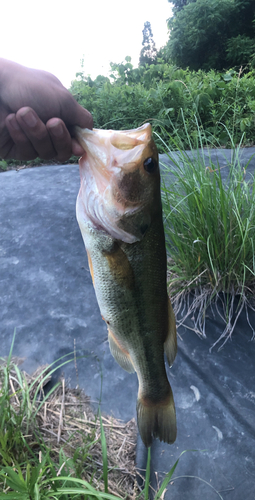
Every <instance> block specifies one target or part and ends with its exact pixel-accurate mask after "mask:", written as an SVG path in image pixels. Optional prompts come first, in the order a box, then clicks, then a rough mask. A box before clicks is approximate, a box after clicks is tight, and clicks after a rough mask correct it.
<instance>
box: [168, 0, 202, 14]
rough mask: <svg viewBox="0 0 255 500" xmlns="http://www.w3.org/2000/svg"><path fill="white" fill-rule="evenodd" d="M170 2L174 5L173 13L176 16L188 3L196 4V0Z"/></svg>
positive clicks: (174, 0)
mask: <svg viewBox="0 0 255 500" xmlns="http://www.w3.org/2000/svg"><path fill="white" fill-rule="evenodd" d="M168 2H170V3H172V4H173V13H174V14H176V13H177V12H180V10H182V9H183V7H185V5H187V4H188V3H191V2H196V0H168Z"/></svg>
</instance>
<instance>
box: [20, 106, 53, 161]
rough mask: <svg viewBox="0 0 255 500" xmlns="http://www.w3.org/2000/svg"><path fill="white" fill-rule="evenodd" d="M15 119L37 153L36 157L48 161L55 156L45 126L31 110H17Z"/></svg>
mask: <svg viewBox="0 0 255 500" xmlns="http://www.w3.org/2000/svg"><path fill="white" fill-rule="evenodd" d="M16 119H17V122H18V124H19V126H20V127H21V129H22V131H23V132H24V134H25V135H26V137H27V138H28V139H29V141H30V142H31V144H32V146H33V147H34V149H35V151H36V152H37V156H39V157H40V158H42V159H44V160H49V159H51V158H55V157H56V156H57V152H56V150H55V148H54V146H53V143H52V141H51V138H50V135H49V133H48V130H47V128H46V125H45V124H44V123H43V122H42V121H41V120H40V118H39V117H38V115H37V114H36V113H35V111H34V110H33V109H32V108H29V107H24V108H21V109H19V111H18V112H17V113H16Z"/></svg>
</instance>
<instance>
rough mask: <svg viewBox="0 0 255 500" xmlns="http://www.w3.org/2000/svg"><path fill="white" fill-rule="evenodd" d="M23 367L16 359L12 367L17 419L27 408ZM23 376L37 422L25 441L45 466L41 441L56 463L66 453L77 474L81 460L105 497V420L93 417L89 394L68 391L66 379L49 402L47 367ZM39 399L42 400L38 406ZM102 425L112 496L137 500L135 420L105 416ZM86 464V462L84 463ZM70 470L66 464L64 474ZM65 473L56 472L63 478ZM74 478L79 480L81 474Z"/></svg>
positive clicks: (85, 473)
mask: <svg viewBox="0 0 255 500" xmlns="http://www.w3.org/2000/svg"><path fill="white" fill-rule="evenodd" d="M20 362H22V360H18V359H12V362H11V365H10V367H9V384H10V393H11V394H12V396H11V406H12V407H13V409H14V411H15V413H18V412H19V411H20V407H21V400H20V392H21V390H20V381H19V380H18V378H17V365H18V364H19V363H20ZM15 365H16V368H15ZM2 366H3V365H2ZM20 373H21V374H22V377H23V380H24V387H25V386H27V387H28V389H31V390H29V398H30V404H31V405H34V408H32V411H33V413H34V414H35V415H36V417H35V420H34V421H33V419H32V420H31V425H30V422H26V418H27V417H24V421H23V427H24V429H25V428H27V424H29V425H28V432H26V435H25V436H24V437H25V439H26V442H27V444H28V446H29V447H30V448H31V449H33V452H34V453H38V454H39V460H40V453H41V449H40V446H39V444H38V436H40V441H42V442H43V445H44V446H46V447H47V449H50V450H51V451H50V454H51V459H52V460H53V462H54V463H56V464H59V463H61V461H60V460H59V455H60V454H62V455H63V453H64V456H65V457H66V458H67V459H71V460H70V463H69V468H70V467H71V468H72V465H71V466H70V464H72V462H73V457H74V454H75V457H76V458H75V460H76V466H78V467H79V466H80V469H81V476H80V478H81V479H84V480H86V481H88V482H92V484H93V486H94V487H96V488H98V490H99V491H104V482H103V478H102V471H103V459H102V446H101V439H100V438H101V435H100V434H101V433H100V419H99V417H98V415H96V413H95V412H94V411H93V409H92V406H91V404H90V399H89V398H88V397H87V396H86V395H85V394H84V393H83V391H81V390H77V389H69V388H68V387H66V384H65V379H62V380H61V382H60V384H59V385H58V387H56V388H55V389H54V390H53V392H52V393H51V394H50V395H49V397H47V396H46V397H45V394H44V386H45V385H46V383H47V382H49V380H50V378H51V377H50V376H47V366H42V367H40V368H38V369H37V370H36V372H34V373H33V374H32V375H29V374H27V373H25V372H21V371H20ZM38 388H39V391H38ZM0 392H1V383H0ZM36 393H37V398H36V402H34V396H35V394H36ZM38 396H39V397H38ZM102 422H103V427H104V432H105V437H106V443H107V459H108V469H109V470H108V491H109V493H112V494H115V495H117V496H119V497H120V498H126V499H129V498H130V499H131V498H135V497H134V495H135V491H136V490H137V488H138V487H137V486H136V470H135V447H136V437H137V428H136V422H135V419H132V420H130V421H129V422H127V423H124V422H121V421H119V420H117V419H115V418H113V417H107V416H102ZM84 442H86V443H89V446H87V444H86V446H87V452H86V453H85V455H86V456H85V457H84V451H83V453H82V450H84ZM79 450H81V453H80V454H79ZM84 459H85V462H84V463H82V462H83V460H84ZM79 463H80V464H79ZM77 464H78V465H77ZM64 465H65V464H62V466H61V468H63V467H64ZM60 472H61V471H60V470H56V474H57V475H59V474H60ZM73 473H74V474H75V470H74V471H73Z"/></svg>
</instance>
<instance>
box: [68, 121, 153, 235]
mask: <svg viewBox="0 0 255 500" xmlns="http://www.w3.org/2000/svg"><path fill="white" fill-rule="evenodd" d="M76 136H77V138H78V140H79V142H80V144H81V145H82V146H83V148H84V149H85V154H84V155H83V157H82V158H81V159H80V162H79V164H80V176H81V188H80V196H79V198H80V199H79V204H80V205H81V204H82V207H80V209H79V204H78V205H77V207H78V209H77V210H78V217H79V218H80V217H81V213H82V217H83V218H84V221H85V220H86V222H88V221H90V223H91V224H92V225H94V227H95V228H97V229H98V228H102V229H103V228H104V229H105V231H106V232H108V233H109V234H110V235H111V236H112V237H113V238H116V239H119V240H122V241H124V242H125V243H134V242H135V241H139V240H140V239H141V238H143V236H144V234H145V232H146V231H145V228H148V227H149V224H150V216H149V213H148V210H146V204H148V201H150V200H149V198H150V194H151V193H150V190H151V187H150V185H149V183H148V182H147V179H145V178H144V172H143V169H141V167H140V165H141V164H142V161H144V160H145V159H146V158H144V159H143V155H144V154H145V153H144V151H146V148H148V147H149V145H150V142H151V126H150V125H149V124H145V125H143V126H142V127H139V128H138V129H135V130H124V131H118V132H116V131H113V130H98V129H94V130H88V129H80V128H79V127H76ZM148 154H149V152H148ZM155 161H156V160H155ZM147 184H148V185H147ZM145 188H146V189H145ZM144 193H147V196H146V199H144Z"/></svg>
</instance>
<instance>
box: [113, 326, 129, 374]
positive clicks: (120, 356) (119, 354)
mask: <svg viewBox="0 0 255 500" xmlns="http://www.w3.org/2000/svg"><path fill="white" fill-rule="evenodd" d="M108 340H109V346H110V351H111V353H112V355H113V357H114V359H115V360H116V361H117V363H118V364H119V365H120V366H121V368H123V370H126V372H129V373H133V372H134V371H135V369H134V366H133V363H132V361H131V358H130V355H129V353H128V351H126V350H125V349H123V348H122V347H121V345H120V344H119V342H118V341H117V339H116V337H115V336H114V335H113V333H112V332H111V330H110V329H109V328H108Z"/></svg>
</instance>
